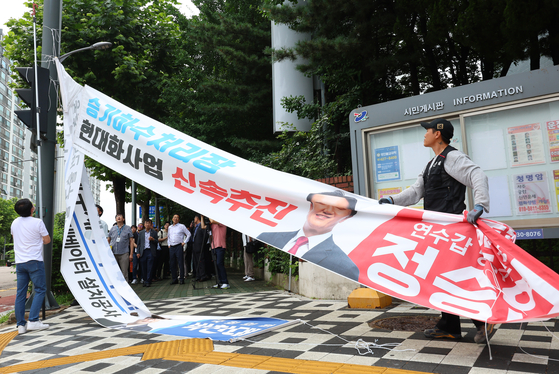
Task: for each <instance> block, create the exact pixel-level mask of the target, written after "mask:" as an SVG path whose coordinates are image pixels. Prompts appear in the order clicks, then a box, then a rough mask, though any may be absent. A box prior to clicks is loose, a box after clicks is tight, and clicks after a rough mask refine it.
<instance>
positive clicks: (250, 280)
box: [245, 277, 254, 282]
mask: <svg viewBox="0 0 559 374" xmlns="http://www.w3.org/2000/svg"><path fill="white" fill-rule="evenodd" d="M253 280H254V278H253V277H246V279H245V282H252V281H253Z"/></svg>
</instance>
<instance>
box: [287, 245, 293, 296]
mask: <svg viewBox="0 0 559 374" xmlns="http://www.w3.org/2000/svg"><path fill="white" fill-rule="evenodd" d="M292 263H293V255H292V254H291V253H290V254H289V285H288V286H287V288H288V291H289V292H291V264H292Z"/></svg>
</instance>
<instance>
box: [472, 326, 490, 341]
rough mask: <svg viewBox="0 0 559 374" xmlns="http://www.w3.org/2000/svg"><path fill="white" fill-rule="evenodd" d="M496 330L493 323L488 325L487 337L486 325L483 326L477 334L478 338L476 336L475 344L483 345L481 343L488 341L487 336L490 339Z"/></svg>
mask: <svg viewBox="0 0 559 374" xmlns="http://www.w3.org/2000/svg"><path fill="white" fill-rule="evenodd" d="M494 329H495V325H492V324H491V323H488V324H487V335H486V334H485V325H483V326H481V327H480V328H479V330H477V332H476V336H474V342H476V343H478V344H481V343H485V341H486V336H487V337H489V335H491V333H492V332H493V330H494Z"/></svg>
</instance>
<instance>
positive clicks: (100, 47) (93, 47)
mask: <svg viewBox="0 0 559 374" xmlns="http://www.w3.org/2000/svg"><path fill="white" fill-rule="evenodd" d="M112 45H113V43H111V42H97V43H95V44H93V45H90V46H89V47H84V48H80V49H76V50H75V51H72V52H68V53H66V54H64V55H62V56H60V57H59V58H58V61H60V63H62V61H64V60H66V58H67V57H68V56H70V55H73V54H74V53H78V52H83V51H89V50H103V49H109V48H111V46H112Z"/></svg>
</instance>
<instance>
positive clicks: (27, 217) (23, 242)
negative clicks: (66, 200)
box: [11, 199, 50, 334]
mask: <svg viewBox="0 0 559 374" xmlns="http://www.w3.org/2000/svg"><path fill="white" fill-rule="evenodd" d="M14 210H15V211H16V212H17V214H19V217H18V218H16V219H15V220H14V221H13V222H12V226H11V232H12V236H13V238H14V254H15V260H16V276H17V295H16V301H15V313H16V319H17V331H18V333H19V334H25V333H26V332H27V331H29V330H44V329H48V328H49V325H47V324H44V323H43V322H41V321H40V320H39V312H40V311H41V305H42V304H43V300H44V299H45V293H46V291H47V288H46V281H47V280H46V276H45V263H44V262H43V245H45V244H49V243H50V236H49V233H48V231H47V228H46V227H45V224H44V223H43V221H41V220H40V219H38V218H34V217H33V213H35V207H34V206H33V203H32V202H31V200H29V199H21V200H19V201H17V202H16V204H15V206H14ZM29 280H31V282H33V286H34V287H35V296H34V297H33V302H32V304H31V309H30V310H29V322H27V321H25V301H26V299H27V290H28V289H29Z"/></svg>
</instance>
